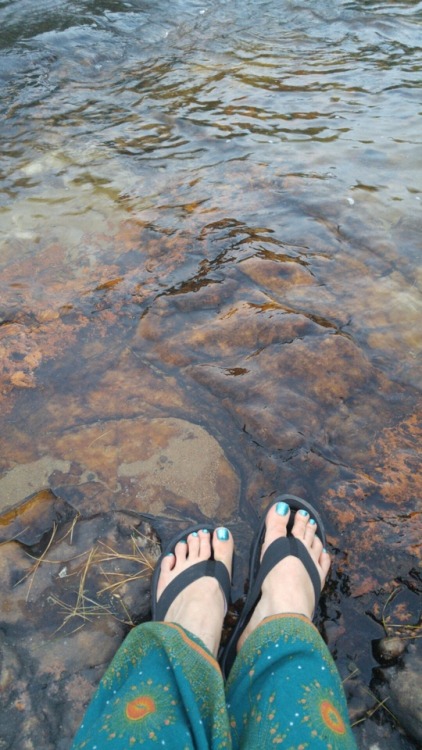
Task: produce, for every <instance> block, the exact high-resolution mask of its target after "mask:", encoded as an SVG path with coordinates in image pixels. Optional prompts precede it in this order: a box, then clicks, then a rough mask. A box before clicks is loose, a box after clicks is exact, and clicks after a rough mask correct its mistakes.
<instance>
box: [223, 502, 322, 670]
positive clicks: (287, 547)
mask: <svg viewBox="0 0 422 750" xmlns="http://www.w3.org/2000/svg"><path fill="white" fill-rule="evenodd" d="M279 502H286V503H287V504H288V505H289V506H290V518H289V522H288V524H287V536H286V537H280V538H279V539H276V540H275V541H274V542H272V544H270V546H269V547H268V549H267V550H266V552H265V554H264V557H263V558H262V562H261V560H260V557H261V548H262V543H263V541H264V536H265V521H266V518H267V515H268V511H269V510H270V508H272V506H273V505H276V503H279ZM301 509H303V510H307V511H308V513H309V515H310V517H311V518H314V520H315V521H316V522H317V531H316V533H317V536H318V537H319V538H320V539H321V541H322V543H323V545H324V547H325V546H326V536H325V529H324V524H323V522H322V519H321V516H320V515H319V513H318V511H317V510H316V509H315V508H314V507H313V505H311V503H308V502H306V500H303V499H302V498H301V497H297V496H296V495H279V496H278V497H277V498H276V499H275V500H273V501H272V502H271V503H270V505H269V506H268V508H267V510H266V511H265V513H264V516H263V517H262V519H261V523H260V525H259V528H258V531H257V532H256V535H255V538H254V541H253V543H252V548H251V557H250V564H249V591H248V595H247V597H246V601H245V604H244V606H243V609H242V612H241V615H240V617H239V619H238V621H237V623H236V626H235V628H234V630H233V633H232V635H231V637H230V639H229V641H228V643H227V645H226V646H225V647H224V651H223V654H222V657H221V660H220V664H221V669H222V672H223V675H224V677H226V678H227V677H228V674H229V672H230V669H231V668H232V666H233V662H234V660H235V658H236V646H237V643H238V641H239V638H240V636H241V634H242V633H243V631H244V629H245V627H246V625H247V624H248V622H249V620H250V618H251V616H252V613H253V611H254V609H255V606H256V604H257V602H258V601H259V599H260V596H261V587H262V583H263V581H264V579H265V577H266V576H267V575H268V573H269V572H270V570H272V569H273V568H274V566H275V565H277V563H279V562H280V561H281V560H283V559H284V558H285V557H287V556H288V555H294V556H295V557H298V558H299V560H301V561H302V563H303V564H304V566H305V568H306V570H307V572H308V574H309V577H310V579H311V581H312V585H313V587H314V591H315V607H316V605H317V602H318V599H319V597H320V594H321V581H320V577H319V574H318V571H317V569H316V567H315V563H314V561H313V560H312V558H311V556H310V554H309V552H308V550H307V549H306V547H305V545H304V544H303V543H302V542H301V541H300V539H296V537H293V536H291V535H290V536H289V532H291V530H292V527H293V521H294V517H295V515H296V512H297V511H298V510H301Z"/></svg>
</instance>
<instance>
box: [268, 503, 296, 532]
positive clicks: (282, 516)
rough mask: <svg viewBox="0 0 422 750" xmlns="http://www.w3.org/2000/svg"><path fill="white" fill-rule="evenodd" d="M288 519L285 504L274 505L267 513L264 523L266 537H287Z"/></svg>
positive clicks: (287, 508)
mask: <svg viewBox="0 0 422 750" xmlns="http://www.w3.org/2000/svg"><path fill="white" fill-rule="evenodd" d="M289 518H290V508H289V506H288V505H287V503H284V502H278V503H274V505H272V506H271V508H270V509H269V511H268V513H267V518H266V521H265V529H266V535H270V536H287V524H288V522H289Z"/></svg>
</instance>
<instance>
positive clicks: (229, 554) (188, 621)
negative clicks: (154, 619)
mask: <svg viewBox="0 0 422 750" xmlns="http://www.w3.org/2000/svg"><path fill="white" fill-rule="evenodd" d="M233 546H234V545H233V538H232V536H231V534H230V532H229V531H228V529H225V528H223V527H219V528H217V529H215V531H214V533H213V534H212V535H211V534H210V532H209V531H207V530H202V531H198V532H193V533H192V534H189V536H188V537H187V540H186V541H182V542H178V543H177V544H176V546H175V549H174V553H173V554H169V555H166V557H164V558H163V560H162V563H161V571H160V577H159V579H158V586H157V600H159V598H160V596H161V594H162V593H163V591H164V589H165V588H166V586H168V584H169V583H171V582H172V581H173V580H174V579H175V578H176V576H178V575H179V574H180V573H183V571H184V570H187V568H189V567H191V566H192V565H194V564H195V563H198V562H202V561H206V560H210V559H211V557H213V558H214V560H219V561H220V562H222V563H224V565H225V566H226V568H227V570H228V572H229V575H230V576H231V567H232V560H233ZM224 615H225V600H224V596H223V592H222V590H221V588H220V584H219V583H218V581H217V579H216V578H213V577H211V576H204V577H202V578H199V579H198V580H197V581H194V582H193V583H190V584H189V585H188V586H187V587H186V588H185V589H183V591H181V592H180V594H178V596H177V597H176V598H175V600H174V601H173V602H172V604H171V605H170V607H169V609H168V611H167V613H166V615H165V618H164V621H165V622H174V623H176V624H177V625H181V626H182V627H183V628H185V629H186V630H189V631H190V632H191V633H193V634H194V635H196V636H197V637H198V638H200V639H201V640H202V641H203V642H204V643H205V645H206V646H207V648H208V649H209V650H210V651H211V653H212V654H214V656H215V657H217V654H218V648H219V645H220V640H221V631H222V627H223V620H224Z"/></svg>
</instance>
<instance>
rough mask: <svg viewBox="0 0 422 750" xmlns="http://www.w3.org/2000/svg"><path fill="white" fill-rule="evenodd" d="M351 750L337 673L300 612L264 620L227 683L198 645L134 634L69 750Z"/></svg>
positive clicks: (156, 633) (146, 627)
mask: <svg viewBox="0 0 422 750" xmlns="http://www.w3.org/2000/svg"><path fill="white" fill-rule="evenodd" d="M281 744H282V745H283V750H356V744H355V741H354V739H353V735H352V731H351V729H350V724H349V720H348V717H347V708H346V701H345V697H344V692H343V688H342V685H341V681H340V677H339V674H338V671H337V669H336V666H335V664H334V662H333V660H332V658H331V655H330V653H329V651H328V649H327V647H326V645H325V643H324V642H323V640H322V638H321V636H320V635H319V633H318V631H317V630H316V628H315V627H314V626H313V625H312V623H311V622H310V621H309V620H308V619H307V618H305V617H302V616H300V615H276V616H274V617H270V618H267V619H266V620H264V622H263V623H262V624H261V625H260V626H259V627H258V628H257V629H256V630H255V631H254V632H253V633H252V634H251V635H250V636H249V638H248V639H247V640H246V642H245V644H244V646H243V648H242V649H241V651H240V652H239V654H238V656H237V657H236V661H235V663H234V666H233V668H232V670H231V672H230V676H229V679H228V681H227V683H226V684H225V683H224V681H223V677H222V674H221V671H220V667H219V665H218V663H217V661H216V660H215V659H214V657H213V656H212V654H211V653H210V652H209V651H208V650H207V649H206V647H205V646H204V644H203V643H202V642H201V641H200V640H199V639H198V638H196V637H195V636H194V635H192V634H191V633H189V632H188V631H186V630H184V629H183V628H181V627H180V626H178V625H175V624H173V623H164V622H148V623H144V624H142V625H138V627H136V628H134V629H133V630H132V631H131V632H130V633H129V635H128V637H127V638H126V640H125V641H124V643H123V644H122V646H121V647H120V649H119V650H118V652H117V653H116V656H115V657H114V659H113V661H112V663H111V664H110V666H109V668H108V670H107V672H106V673H105V675H104V677H103V678H102V680H101V683H100V685H99V687H98V690H97V692H96V693H95V695H94V697H93V699H92V701H91V703H90V705H89V706H88V709H87V711H86V714H85V717H84V719H83V723H82V724H81V726H80V729H79V731H78V733H77V735H76V737H75V740H74V743H73V745H72V750H105V749H106V748H111V749H112V750H130V748H138V747H144V748H157V750H158V748H164V749H165V748H167V749H168V750H170V748H172V749H174V750H211V749H212V750H222V748H230V749H236V748H243V749H244V750H266V749H267V748H274V746H276V745H281Z"/></svg>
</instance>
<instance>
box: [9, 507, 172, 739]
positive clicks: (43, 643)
mask: <svg viewBox="0 0 422 750" xmlns="http://www.w3.org/2000/svg"><path fill="white" fill-rule="evenodd" d="M44 520H45V522H46V523H47V522H48V521H50V522H51V516H49V515H46V516H45V517H44ZM159 552H160V545H159V540H158V538H157V536H156V534H155V531H154V529H153V528H152V526H151V525H150V523H149V522H148V521H147V520H142V518H141V517H140V516H139V515H137V514H134V513H133V512H132V513H123V512H116V513H109V514H103V515H98V516H95V517H94V518H90V519H82V518H80V517H77V516H74V518H73V519H72V520H70V521H63V522H62V523H58V522H57V519H56V520H55V521H53V522H52V525H51V526H50V527H49V528H45V533H44V535H43V537H42V538H41V539H40V540H39V541H36V542H35V543H34V544H32V546H28V545H23V544H21V543H19V542H18V541H10V542H6V543H3V544H1V545H0V578H1V588H2V607H1V613H0V687H1V690H0V726H1V727H2V730H1V741H0V747H7V748H18V747H25V748H26V747H28V748H34V749H35V748H43V750H57V747H58V745H57V737H58V736H60V742H61V743H63V747H69V745H70V742H71V739H72V737H73V736H74V734H75V732H76V729H77V727H78V725H79V723H80V721H81V718H82V715H83V713H84V710H85V708H86V706H87V704H88V702H89V700H90V698H91V696H92V693H93V691H94V689H95V687H96V685H97V684H98V681H99V680H100V678H101V676H102V674H103V673H104V671H105V669H106V667H107V666H108V664H109V663H110V661H111V659H112V657H113V655H114V654H115V652H116V650H117V649H118V647H119V645H120V644H121V642H122V641H123V639H124V637H125V635H126V633H127V632H128V630H129V629H130V628H131V627H133V626H134V625H136V624H137V623H139V622H141V621H143V620H145V619H147V618H148V617H149V614H150V598H149V591H150V579H151V574H152V570H153V568H154V566H155V563H156V560H157V557H158V555H159ZM11 716H13V721H11ZM41 717H42V718H41ZM1 743H3V744H1ZM4 743H6V744H4Z"/></svg>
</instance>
